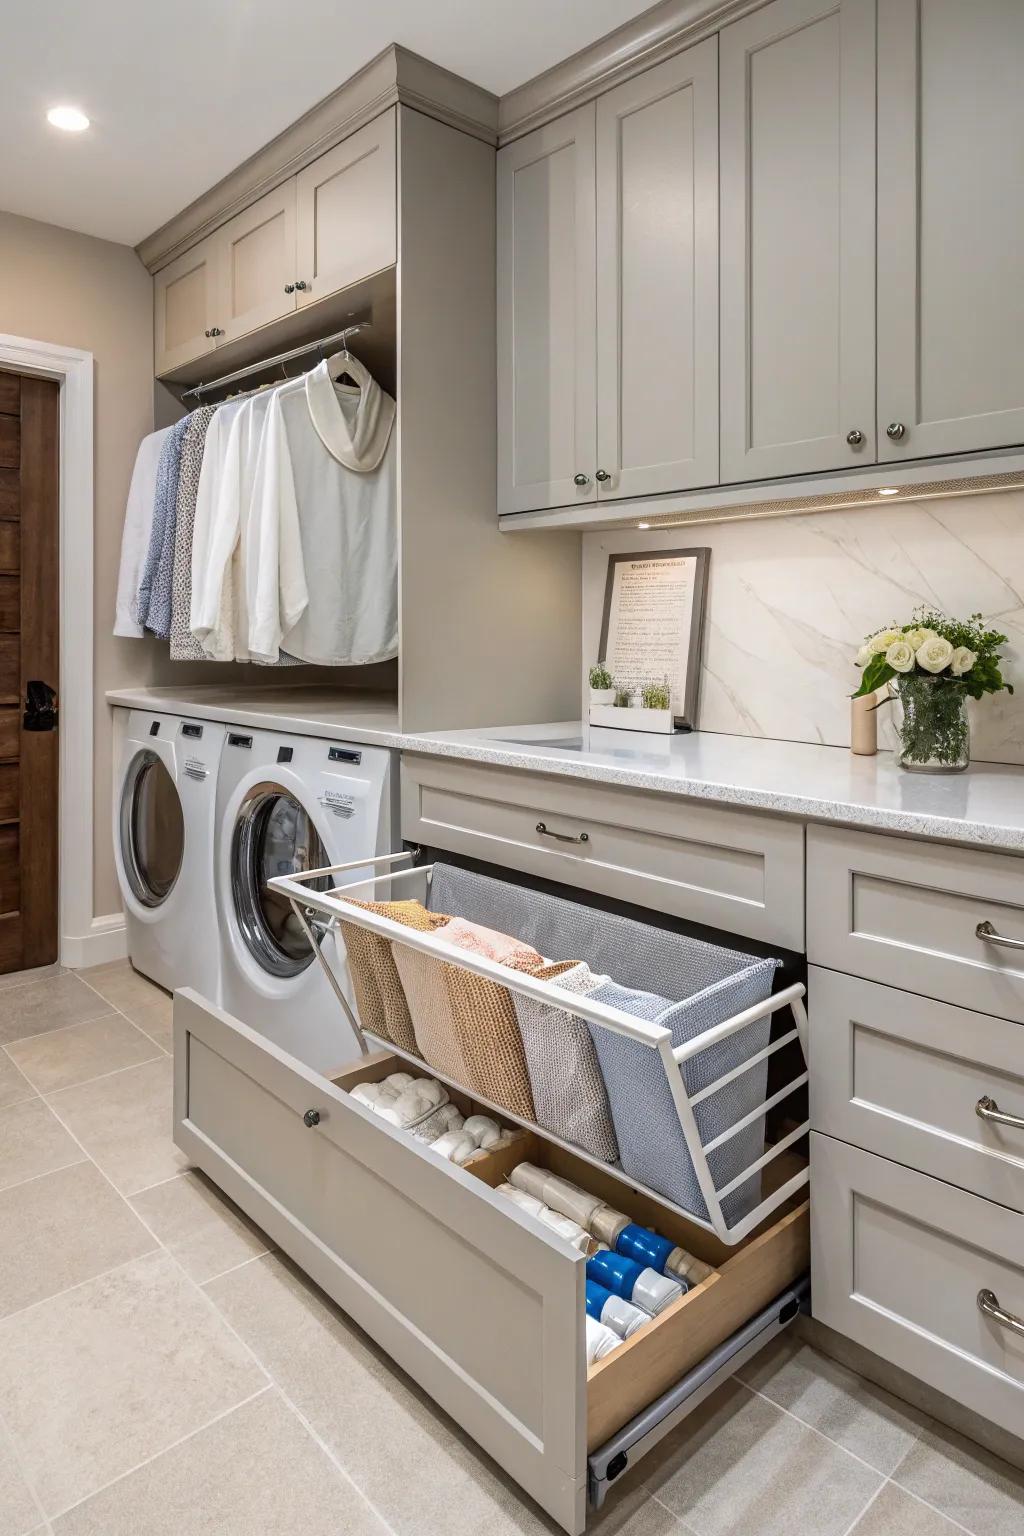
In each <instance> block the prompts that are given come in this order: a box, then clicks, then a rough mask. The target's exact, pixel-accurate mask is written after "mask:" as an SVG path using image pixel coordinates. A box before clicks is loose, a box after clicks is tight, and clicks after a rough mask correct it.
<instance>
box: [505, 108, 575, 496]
mask: <svg viewBox="0 0 1024 1536" xmlns="http://www.w3.org/2000/svg"><path fill="white" fill-rule="evenodd" d="M594 199H595V186H594V106H593V103H591V104H590V105H589V106H586V107H581V108H580V109H579V111H578V112H570V113H569V114H568V115H567V116H565V117H561V118H559V119H558V121H557V122H554V123H551V124H549V125H548V126H547V127H545V128H539V129H538V130H537V131H536V132H535V133H531V134H528V135H527V136H526V137H525V138H522V139H519V140H518V141H517V142H516V143H514V144H511V145H509V146H508V148H507V149H503V150H502V151H501V152H500V154H499V155H498V422H499V432H498V510H499V511H500V512H529V511H533V510H534V509H535V508H539V507H557V506H569V505H572V504H573V503H574V502H586V501H593V500H594V499H595V480H594V472H595V470H596V468H597V464H596V449H597V417H596V412H597V405H596V387H595V375H596V355H595V348H596V334H597V325H596V300H595V283H594Z"/></svg>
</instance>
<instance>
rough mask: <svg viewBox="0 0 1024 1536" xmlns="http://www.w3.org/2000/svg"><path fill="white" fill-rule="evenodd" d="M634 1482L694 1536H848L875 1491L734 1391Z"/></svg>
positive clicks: (783, 1420)
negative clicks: (644, 1487) (643, 1485)
mask: <svg viewBox="0 0 1024 1536" xmlns="http://www.w3.org/2000/svg"><path fill="white" fill-rule="evenodd" d="M641 1476H642V1477H643V1480H644V1482H645V1483H646V1485H647V1487H648V1488H649V1489H650V1490H651V1492H652V1493H653V1494H654V1495H655V1496H656V1497H657V1498H658V1499H660V1500H661V1502H662V1503H664V1504H666V1505H667V1506H668V1508H669V1509H670V1510H671V1511H672V1512H673V1514H675V1515H677V1516H678V1517H679V1518H680V1519H681V1520H683V1521H685V1523H686V1524H687V1525H688V1526H690V1527H691V1528H692V1530H693V1531H694V1532H695V1533H696V1536H794V1532H799V1533H800V1536H846V1532H847V1531H848V1530H849V1529H850V1526H851V1525H852V1524H853V1522H854V1521H855V1520H856V1518H857V1516H858V1515H859V1514H860V1513H861V1512H862V1511H863V1509H864V1508H865V1506H866V1505H867V1502H868V1500H869V1499H870V1498H871V1497H872V1495H873V1494H874V1493H875V1492H876V1491H877V1489H878V1488H879V1486H880V1485H881V1483H882V1478H881V1477H880V1476H879V1474H878V1473H877V1472H874V1471H872V1469H871V1468H870V1467H866V1466H865V1465H864V1464H863V1462H860V1461H855V1460H854V1458H853V1457H852V1456H849V1455H847V1453H846V1452H845V1451H844V1450H841V1449H840V1447H839V1446H837V1445H833V1444H832V1443H831V1442H830V1441H828V1440H825V1439H823V1438H822V1436H821V1435H818V1434H815V1432H814V1431H813V1430H811V1429H808V1428H807V1427H806V1426H805V1425H803V1424H801V1423H799V1422H798V1421H797V1420H796V1419H794V1418H792V1417H790V1415H789V1414H786V1413H784V1412H783V1411H782V1409H780V1408H777V1407H776V1406H775V1404H774V1403H769V1402H768V1401H766V1399H765V1398H763V1397H758V1396H756V1395H755V1394H754V1393H752V1392H750V1391H748V1390H747V1388H746V1387H743V1386H741V1385H740V1384H739V1383H738V1382H730V1383H729V1384H728V1385H727V1386H725V1387H723V1388H722V1389H721V1390H720V1391H718V1392H716V1393H715V1394H714V1396H713V1397H711V1398H709V1399H708V1401H707V1403H705V1404H704V1405H703V1406H702V1407H701V1408H699V1409H698V1410H697V1411H696V1412H695V1413H694V1414H693V1415H691V1417H690V1418H689V1419H688V1420H687V1421H686V1423H685V1424H684V1425H683V1426H681V1428H680V1429H679V1430H678V1431H677V1432H676V1433H675V1434H673V1435H670V1436H669V1437H668V1438H667V1439H666V1440H664V1441H663V1442H662V1444H661V1445H660V1446H659V1447H658V1448H657V1449H656V1450H655V1451H653V1452H652V1453H651V1455H650V1456H649V1457H648V1458H647V1460H646V1461H645V1463H644V1466H643V1469H642V1470H641Z"/></svg>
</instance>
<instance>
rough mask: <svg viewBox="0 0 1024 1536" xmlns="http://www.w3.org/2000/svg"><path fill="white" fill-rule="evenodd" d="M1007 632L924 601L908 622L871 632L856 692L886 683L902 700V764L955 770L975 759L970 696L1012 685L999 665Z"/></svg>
mask: <svg viewBox="0 0 1024 1536" xmlns="http://www.w3.org/2000/svg"><path fill="white" fill-rule="evenodd" d="M1005 644H1006V636H1005V635H1001V634H999V633H998V631H997V630H994V629H986V628H985V626H984V623H983V620H982V617H981V614H980V613H972V614H971V617H970V618H969V619H967V620H964V621H961V620H959V619H948V618H947V617H946V616H945V614H942V613H937V612H936V611H935V610H934V609H930V608H919V609H918V610H917V611H916V612H915V614H914V616H913V619H912V620H911V622H910V623H909V624H901V625H896V624H893V625H891V626H890V628H888V629H880V630H879V631H878V633H877V634H874V635H869V636H868V638H867V639H866V640H865V642H864V644H863V645H862V646H861V648H860V650H859V651H858V652H857V657H856V663H857V666H858V667H861V668H862V669H863V676H862V677H861V682H860V687H859V688H858V689H857V692H856V693H855V694H854V698H856V699H859V698H862V697H864V695H865V694H872V693H876V692H878V690H879V689H881V688H887V690H888V693H889V695H890V696H891V697H894V698H896V699H897V700H898V701H899V704H900V705H901V706H902V720H901V722H900V724H899V726H898V729H899V735H900V752H899V761H900V763H901V765H902V766H903V767H904V768H912V769H918V770H926V771H929V772H954V771H957V770H960V769H963V768H966V767H967V764H968V762H969V761H970V751H969V745H970V726H969V722H968V719H967V712H966V709H965V705H966V702H967V700H968V699H969V698H971V699H980V698H981V697H982V696H983V695H984V694H986V693H998V692H1000V690H1001V689H1003V688H1005V689H1006V690H1007V692H1009V693H1012V692H1013V688H1012V687H1011V685H1010V684H1009V683H1008V682H1006V680H1005V679H1004V677H1003V674H1002V672H1001V671H1000V667H999V663H1000V661H1001V660H1002V655H1001V653H1000V650H999V647H1000V646H1001V645H1005Z"/></svg>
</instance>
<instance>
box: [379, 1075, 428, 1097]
mask: <svg viewBox="0 0 1024 1536" xmlns="http://www.w3.org/2000/svg"><path fill="white" fill-rule="evenodd" d="M384 1081H385V1083H386V1084H387V1085H388V1087H389V1088H394V1090H395V1092H396V1093H402V1092H403V1091H404V1089H406V1088H411V1087H412V1085H413V1083H414V1082H415V1081H416V1079H415V1078H414V1077H413V1075H412V1073H411V1072H391V1073H389V1074H388V1076H387V1077H386V1078H385V1079H384ZM426 1081H427V1079H426V1078H420V1082H426Z"/></svg>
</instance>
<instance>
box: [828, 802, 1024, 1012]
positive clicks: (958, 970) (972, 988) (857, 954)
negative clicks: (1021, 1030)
mask: <svg viewBox="0 0 1024 1536" xmlns="http://www.w3.org/2000/svg"><path fill="white" fill-rule="evenodd" d="M807 913H808V917H807V956H808V959H809V960H811V961H812V962H813V963H814V964H816V965H826V966H828V967H829V968H830V969H831V970H835V971H848V972H849V973H850V974H851V975H854V976H864V977H867V978H868V979H869V980H871V981H882V982H887V983H888V984H889V985H890V986H894V987H901V988H903V989H905V990H906V991H908V992H923V993H924V994H925V995H926V996H928V997H937V998H941V999H943V1000H944V1001H947V1002H950V1003H959V1004H961V1005H962V1006H963V1007H965V1008H973V1009H976V1010H978V1011H980V1012H982V1013H995V1014H998V1015H999V1016H1000V1017H1001V1018H1005V1019H1017V1020H1018V1021H1020V1022H1024V947H1022V948H1021V949H1014V948H1012V947H1003V946H1000V945H999V944H998V943H995V942H993V941H992V939H988V940H986V939H984V938H981V937H979V936H978V934H977V929H978V927H979V925H980V924H982V923H986V922H987V923H991V925H992V927H993V928H994V929H995V930H996V933H997V934H998V935H1001V936H1003V937H1004V938H1007V939H1011V940H1017V941H1020V942H1021V943H1022V945H1024V859H1022V858H1020V857H1019V856H1017V855H1015V854H1008V853H988V852H984V851H981V850H978V849H974V848H944V847H941V846H938V845H936V844H929V843H919V842H914V841H911V840H909V839H907V838H901V837H879V836H876V835H875V834H874V833H870V832H867V833H865V832H847V831H844V830H842V829H840V828H835V827H811V828H809V829H808V833H807Z"/></svg>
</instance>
